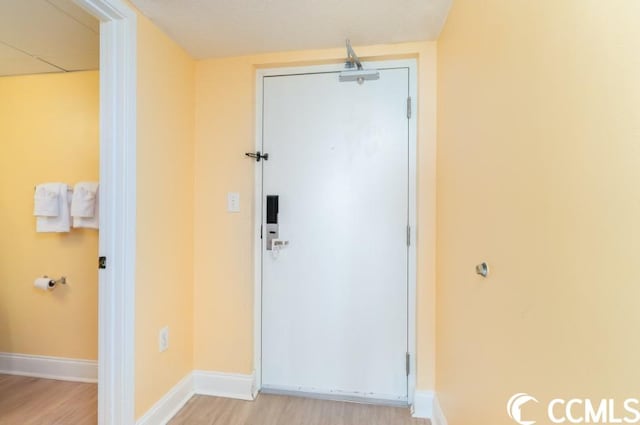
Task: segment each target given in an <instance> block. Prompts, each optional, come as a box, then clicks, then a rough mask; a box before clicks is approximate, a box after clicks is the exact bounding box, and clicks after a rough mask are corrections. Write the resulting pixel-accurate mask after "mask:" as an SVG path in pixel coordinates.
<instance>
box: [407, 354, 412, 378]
mask: <svg viewBox="0 0 640 425" xmlns="http://www.w3.org/2000/svg"><path fill="white" fill-rule="evenodd" d="M406 366H407V376H409V372H411V355H410V354H409V353H407V365H406Z"/></svg>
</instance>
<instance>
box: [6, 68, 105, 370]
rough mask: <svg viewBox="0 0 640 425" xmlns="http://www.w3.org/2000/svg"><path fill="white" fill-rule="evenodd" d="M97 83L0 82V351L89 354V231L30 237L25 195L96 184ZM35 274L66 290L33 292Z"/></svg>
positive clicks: (93, 288)
mask: <svg viewBox="0 0 640 425" xmlns="http://www.w3.org/2000/svg"><path fill="white" fill-rule="evenodd" d="M98 79H99V77H98V72H97V71H91V72H76V73H68V74H44V75H31V76H20V77H3V78H0V352H9V353H21V354H33V355H46V356H56V357H68V358H79V359H90V360H95V359H96V358H97V349H98V294H97V292H98V271H97V269H96V259H97V257H98V232H97V231H95V230H90V229H73V230H72V231H71V232H70V233H36V231H35V217H33V190H34V186H35V185H36V184H38V183H44V182H52V181H54V182H57V181H60V182H65V183H68V184H70V185H73V184H74V183H76V182H78V181H87V180H89V181H97V180H98V170H99V169H98V166H99V140H98V118H99V116H98V92H99V87H98V84H99V83H98ZM45 274H46V275H48V276H52V277H60V276H62V275H64V276H66V277H67V279H68V284H67V286H60V287H58V288H56V289H55V290H54V291H52V292H43V291H39V290H36V289H35V288H34V287H33V280H34V279H35V278H36V277H38V276H42V275H45Z"/></svg>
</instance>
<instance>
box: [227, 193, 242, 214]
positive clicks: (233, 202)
mask: <svg viewBox="0 0 640 425" xmlns="http://www.w3.org/2000/svg"><path fill="white" fill-rule="evenodd" d="M227 211H229V212H240V194H239V193H238V192H229V193H227Z"/></svg>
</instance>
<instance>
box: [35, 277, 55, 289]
mask: <svg viewBox="0 0 640 425" xmlns="http://www.w3.org/2000/svg"><path fill="white" fill-rule="evenodd" d="M33 286H35V287H36V288H38V289H42V290H43V291H48V290H49V289H53V287H54V286H56V283H55V282H54V281H53V280H51V279H49V278H48V277H39V278H37V279H36V280H34V281H33Z"/></svg>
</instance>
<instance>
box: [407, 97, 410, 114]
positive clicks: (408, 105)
mask: <svg viewBox="0 0 640 425" xmlns="http://www.w3.org/2000/svg"><path fill="white" fill-rule="evenodd" d="M407 119H411V96H409V97H407Z"/></svg>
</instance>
